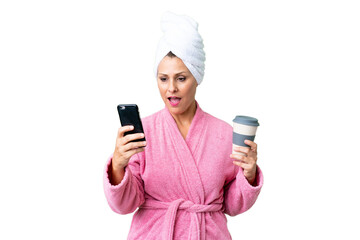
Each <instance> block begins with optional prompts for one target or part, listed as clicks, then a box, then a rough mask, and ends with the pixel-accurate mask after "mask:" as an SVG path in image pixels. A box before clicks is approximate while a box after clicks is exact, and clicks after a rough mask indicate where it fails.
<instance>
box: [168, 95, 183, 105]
mask: <svg viewBox="0 0 360 240" xmlns="http://www.w3.org/2000/svg"><path fill="white" fill-rule="evenodd" d="M172 98H173V99H175V100H174V101H172V100H171V99H172ZM168 100H169V103H170V104H171V106H173V107H176V106H177V105H179V103H180V101H181V98H179V97H168Z"/></svg>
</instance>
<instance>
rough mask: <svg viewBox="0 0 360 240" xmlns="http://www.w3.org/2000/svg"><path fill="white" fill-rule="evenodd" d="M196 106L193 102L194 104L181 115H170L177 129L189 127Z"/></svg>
mask: <svg viewBox="0 0 360 240" xmlns="http://www.w3.org/2000/svg"><path fill="white" fill-rule="evenodd" d="M196 109H197V105H196V102H195V100H194V102H193V103H192V104H191V105H190V107H189V108H188V109H187V110H186V111H185V112H183V113H181V114H171V115H172V117H173V118H174V120H175V122H176V124H177V126H178V127H183V126H184V127H186V126H190V124H191V121H192V120H193V118H194V116H195V113H196Z"/></svg>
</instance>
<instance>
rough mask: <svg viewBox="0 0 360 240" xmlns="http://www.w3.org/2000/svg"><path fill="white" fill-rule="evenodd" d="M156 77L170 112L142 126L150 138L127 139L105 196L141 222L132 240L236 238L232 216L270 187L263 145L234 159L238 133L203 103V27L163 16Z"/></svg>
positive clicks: (120, 138)
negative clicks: (260, 162) (260, 161)
mask: <svg viewBox="0 0 360 240" xmlns="http://www.w3.org/2000/svg"><path fill="white" fill-rule="evenodd" d="M162 29H163V31H164V37H163V38H162V39H161V40H160V42H159V45H158V50H157V57H156V61H155V69H154V70H155V74H156V77H157V84H158V88H159V92H160V95H161V97H162V99H163V101H164V103H165V108H164V109H163V110H161V111H158V112H156V113H155V114H153V115H151V116H148V117H145V118H143V119H142V122H143V127H144V132H145V136H146V140H147V141H146V142H131V143H129V141H131V140H134V139H140V138H142V137H143V135H142V134H131V135H127V136H124V133H125V132H127V131H130V130H131V129H132V128H131V127H129V126H124V127H120V128H119V131H118V135H117V139H116V147H115V151H114V153H113V155H112V156H111V157H110V158H109V160H108V162H107V165H106V168H105V173H104V189H105V195H106V198H107V200H108V203H109V205H110V207H111V208H112V209H113V210H114V211H115V212H117V213H120V214H128V213H131V212H133V211H135V210H136V209H137V208H139V209H138V210H137V211H136V213H135V214H134V216H133V221H132V224H131V229H130V233H129V235H128V239H222V240H223V239H231V236H230V233H229V231H228V228H227V220H226V217H225V213H226V214H228V215H230V216H234V215H237V214H240V213H242V212H244V211H246V210H247V209H249V208H250V207H251V206H252V205H253V204H254V202H255V201H256V198H257V196H258V194H259V193H260V189H261V187H262V183H263V177H262V173H261V171H260V169H259V167H258V166H257V164H256V161H257V145H256V143H254V142H252V141H246V142H245V143H246V144H248V145H249V146H250V147H251V148H243V147H239V148H238V149H235V151H237V152H239V153H244V154H245V155H244V156H242V155H240V154H231V152H232V127H231V126H230V125H229V124H228V123H226V122H224V121H222V120H220V119H217V118H215V117H213V116H211V115H210V114H208V113H205V112H204V111H202V109H201V108H200V106H199V104H198V102H197V101H196V100H195V93H196V88H197V86H198V85H199V84H200V83H201V81H202V79H203V75H204V61H205V53H204V52H203V44H202V38H201V36H200V35H199V34H198V32H197V23H196V22H195V21H194V20H193V19H191V18H190V17H188V16H184V15H183V16H179V15H176V14H173V13H170V12H167V13H165V14H164V15H163V18H162Z"/></svg>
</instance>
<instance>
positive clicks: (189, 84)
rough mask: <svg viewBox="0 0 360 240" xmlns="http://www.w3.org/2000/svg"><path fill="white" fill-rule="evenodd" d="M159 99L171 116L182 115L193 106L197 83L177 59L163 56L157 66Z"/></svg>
mask: <svg viewBox="0 0 360 240" xmlns="http://www.w3.org/2000/svg"><path fill="white" fill-rule="evenodd" d="M157 82H158V87H159V91H160V95H161V98H162V99H163V101H164V103H165V105H166V107H167V108H168V109H169V111H170V113H172V114H182V113H184V112H186V110H188V109H189V107H190V106H191V104H194V101H195V93H196V87H197V85H198V84H197V82H196V80H195V78H194V76H193V75H192V74H191V72H190V71H189V69H188V68H187V67H186V65H185V64H184V63H183V61H182V60H181V59H180V58H178V57H168V56H165V57H164V58H163V59H162V60H161V62H160V63H159V66H158V75H157Z"/></svg>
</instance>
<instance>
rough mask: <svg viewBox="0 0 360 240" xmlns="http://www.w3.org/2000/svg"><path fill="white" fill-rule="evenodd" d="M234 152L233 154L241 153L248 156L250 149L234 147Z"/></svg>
mask: <svg viewBox="0 0 360 240" xmlns="http://www.w3.org/2000/svg"><path fill="white" fill-rule="evenodd" d="M234 151H235V152H241V153H245V154H248V153H249V151H250V148H248V147H242V146H236V147H234Z"/></svg>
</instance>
